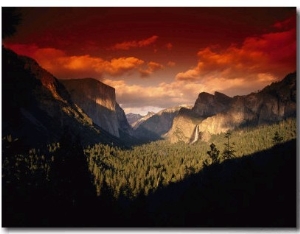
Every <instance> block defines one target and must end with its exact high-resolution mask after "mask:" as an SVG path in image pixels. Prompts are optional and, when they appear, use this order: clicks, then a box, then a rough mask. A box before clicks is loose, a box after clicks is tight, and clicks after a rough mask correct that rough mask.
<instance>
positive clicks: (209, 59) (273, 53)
mask: <svg viewBox="0 0 300 234" xmlns="http://www.w3.org/2000/svg"><path fill="white" fill-rule="evenodd" d="M293 22H294V24H295V19H288V20H286V21H283V22H281V23H280V22H277V23H276V24H275V26H276V27H277V28H280V29H285V30H283V31H277V32H271V33H266V34H263V35H261V36H256V37H248V38H246V39H245V40H244V42H243V44H242V45H241V46H240V47H238V46H236V45H231V46H230V47H228V48H226V49H223V50H221V49H219V48H216V47H214V46H208V47H206V48H203V49H201V50H199V51H198V53H197V55H198V64H197V66H195V67H192V68H191V69H189V70H187V71H185V72H180V73H178V74H177V75H176V79H177V80H182V81H183V80H185V81H188V82H196V81H200V82H207V80H212V81H214V80H216V81H217V80H218V79H219V80H222V79H224V80H227V81H226V82H229V81H228V80H230V79H233V80H243V81H244V83H243V84H244V85H249V82H251V84H253V83H260V84H261V86H263V85H265V84H267V83H268V82H270V81H275V80H278V79H281V78H283V77H284V76H285V75H286V74H287V73H290V72H293V71H294V70H295V69H296V28H295V27H294V26H292V27H291V25H292V23H293ZM287 26H290V28H289V29H287ZM266 74H267V75H266ZM221 85H223V84H221ZM254 85H255V84H254ZM216 87H218V83H216ZM220 88H222V86H220ZM223 89H224V88H223Z"/></svg>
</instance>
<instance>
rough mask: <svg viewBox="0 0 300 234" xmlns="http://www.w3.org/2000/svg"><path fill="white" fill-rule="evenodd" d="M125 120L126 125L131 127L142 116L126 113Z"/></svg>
mask: <svg viewBox="0 0 300 234" xmlns="http://www.w3.org/2000/svg"><path fill="white" fill-rule="evenodd" d="M126 118H127V121H128V123H129V124H130V125H131V126H133V123H135V122H136V121H138V120H139V119H141V118H143V116H142V115H140V114H134V113H128V114H126Z"/></svg>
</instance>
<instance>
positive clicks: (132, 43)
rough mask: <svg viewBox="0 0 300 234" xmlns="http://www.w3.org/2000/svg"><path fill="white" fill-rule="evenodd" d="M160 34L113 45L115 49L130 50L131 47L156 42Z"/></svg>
mask: <svg viewBox="0 0 300 234" xmlns="http://www.w3.org/2000/svg"><path fill="white" fill-rule="evenodd" d="M157 39H158V36H156V35H154V36H152V37H149V38H146V39H144V40H140V41H136V40H134V41H124V42H121V43H117V44H115V45H113V46H112V47H111V49H113V50H129V49H131V48H141V47H145V46H149V45H151V44H153V43H155V42H156V40H157Z"/></svg>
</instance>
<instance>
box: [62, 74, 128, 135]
mask: <svg viewBox="0 0 300 234" xmlns="http://www.w3.org/2000/svg"><path fill="white" fill-rule="evenodd" d="M61 82H62V83H63V84H64V85H65V87H66V89H67V90H68V91H69V93H70V95H71V97H72V99H73V100H74V102H75V103H76V104H77V105H78V106H79V107H80V108H82V109H83V110H84V112H86V113H87V115H88V116H90V117H91V119H92V120H93V122H94V123H95V124H97V125H98V126H100V127H102V128H103V129H105V130H106V131H108V132H109V133H110V134H112V135H114V136H116V137H120V133H119V131H124V132H127V133H131V131H132V130H131V127H130V125H129V124H128V122H127V120H126V117H125V114H124V111H123V110H122V108H121V107H120V106H119V105H118V104H117V102H116V95H115V89H114V88H112V87H110V86H108V85H106V84H103V83H102V82H100V81H98V80H95V79H92V78H85V79H72V80H61Z"/></svg>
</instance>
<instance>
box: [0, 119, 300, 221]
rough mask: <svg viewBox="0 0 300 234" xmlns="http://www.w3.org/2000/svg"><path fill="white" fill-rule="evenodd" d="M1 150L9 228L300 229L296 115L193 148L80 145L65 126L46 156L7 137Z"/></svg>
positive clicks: (4, 212)
mask: <svg viewBox="0 0 300 234" xmlns="http://www.w3.org/2000/svg"><path fill="white" fill-rule="evenodd" d="M2 150H3V158H2V191H3V197H2V204H3V210H2V217H3V218H2V219H3V220H2V222H3V225H4V226H7V227H9V226H14V227H16V226H17V227H24V226H26V227H30V226H34V227H36V226H41V227H48V226H51V227H53V226H54V227H55V226H57V227H74V226H80V227H85V226H94V227H116V226H125V227H126V226H130V227H136V226H142V227H147V226H148V227H165V226H166V227H174V226H182V227H186V226H191V227H218V226H220V227H231V226H234V227H239V226H241V227H247V226H252V227H253V226H254V227H261V226H263V227H277V226H279V227H286V226H288V227H291V226H295V224H296V119H294V118H291V119H287V120H284V121H282V122H279V123H276V124H272V125H264V126H259V127H255V128H249V127H248V128H240V129H236V130H233V131H231V132H227V133H222V134H218V135H212V136H211V138H210V140H209V141H208V142H204V141H198V142H196V143H194V144H185V143H183V142H179V143H175V144H170V143H168V142H167V141H164V140H160V141H155V142H151V143H148V144H142V145H136V146H132V147H130V148H120V147H115V146H113V145H105V144H95V145H89V146H86V147H83V146H82V144H81V139H80V136H76V135H74V134H72V132H71V131H70V129H67V128H66V129H65V131H64V134H63V136H62V138H61V139H60V141H59V142H55V143H52V144H49V145H47V146H45V147H44V148H41V149H34V148H28V147H27V146H26V145H25V144H22V140H21V139H14V137H13V136H11V135H8V136H5V137H4V138H3V139H2ZM270 196H271V197H270ZM273 206H276V207H277V208H278V210H280V212H279V211H278V212H274V211H273V208H272V207H273ZM254 209H259V211H258V210H257V211H255V212H257V215H256V216H255V217H250V216H251V215H250V214H251V212H254ZM283 211H285V213H282V212H283ZM95 212H96V213H99V216H95V215H94V214H95Z"/></svg>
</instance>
